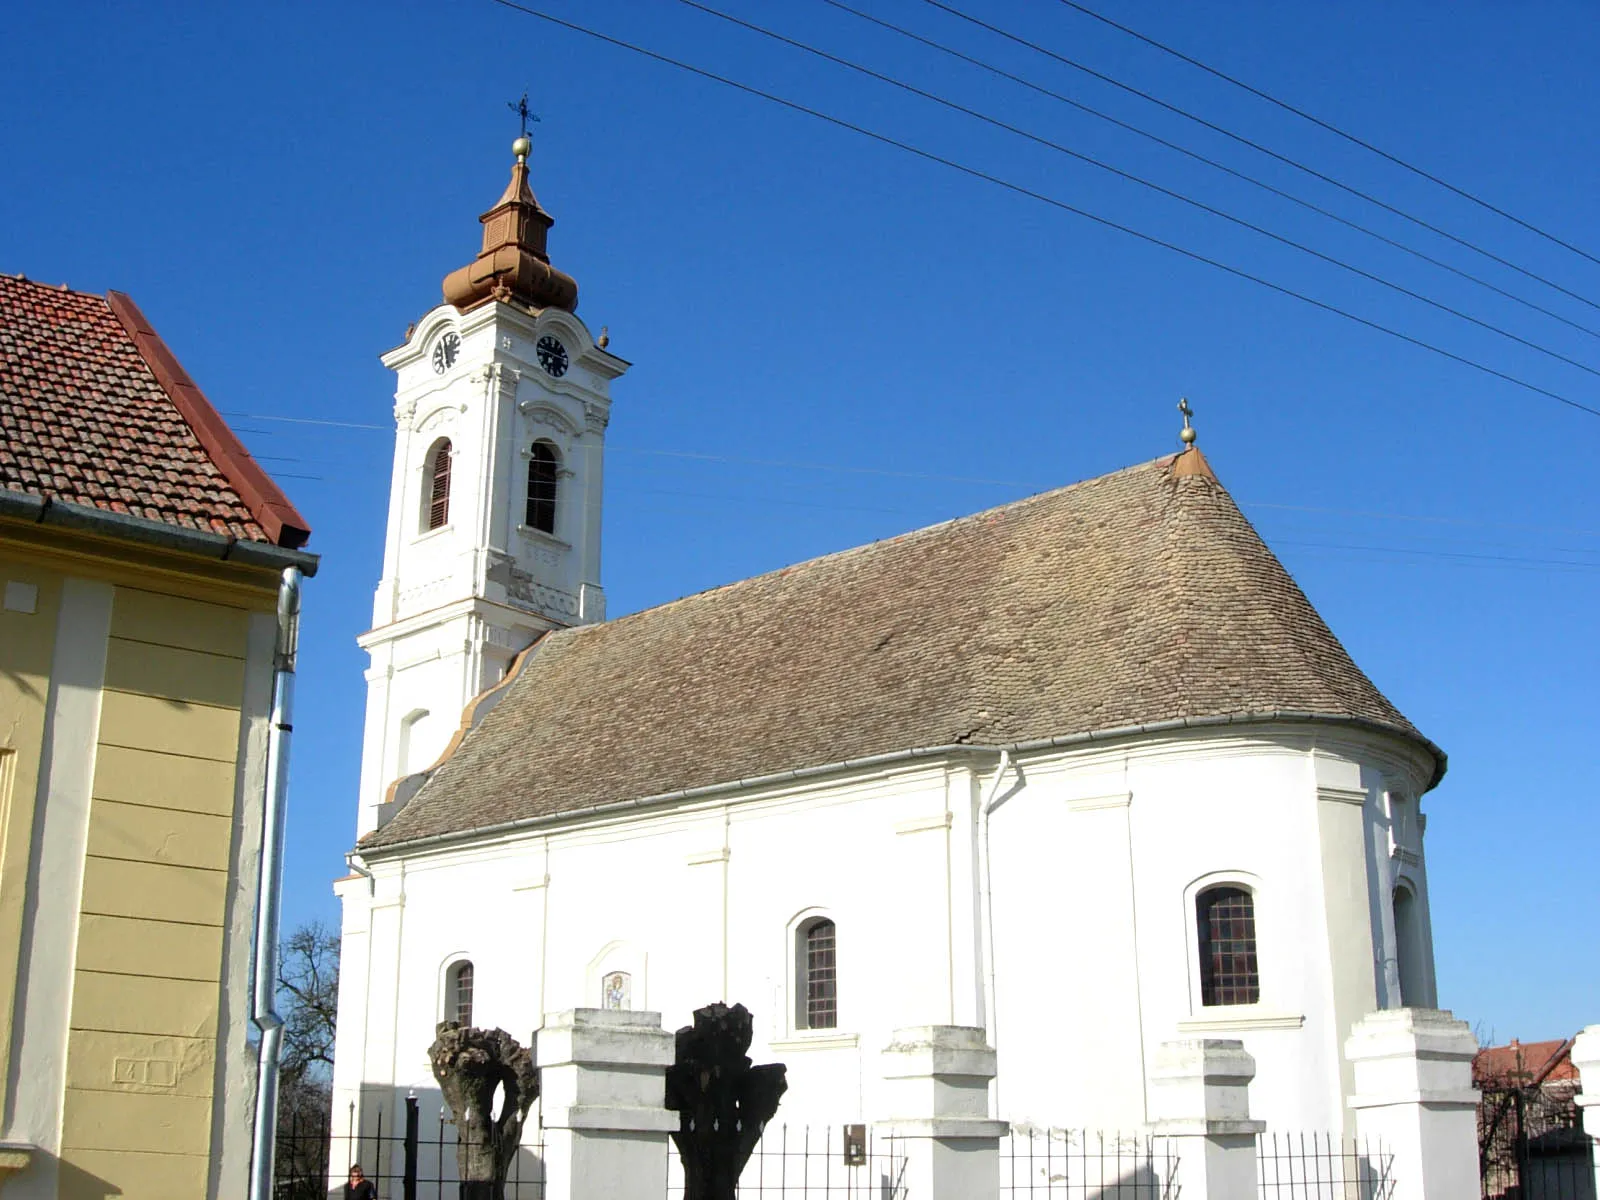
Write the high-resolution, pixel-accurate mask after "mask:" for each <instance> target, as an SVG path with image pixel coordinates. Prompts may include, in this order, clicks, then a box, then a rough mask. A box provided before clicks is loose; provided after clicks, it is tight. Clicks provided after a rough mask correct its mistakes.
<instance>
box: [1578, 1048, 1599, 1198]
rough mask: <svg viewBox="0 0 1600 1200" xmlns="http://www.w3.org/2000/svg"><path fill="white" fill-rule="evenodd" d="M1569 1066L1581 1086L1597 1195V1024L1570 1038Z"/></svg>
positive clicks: (1582, 1109)
mask: <svg viewBox="0 0 1600 1200" xmlns="http://www.w3.org/2000/svg"><path fill="white" fill-rule="evenodd" d="M1571 1053H1572V1065H1573V1066H1574V1067H1575V1068H1577V1071H1578V1083H1579V1085H1580V1086H1581V1087H1582V1088H1583V1091H1582V1092H1580V1093H1579V1094H1578V1096H1577V1102H1578V1108H1579V1110H1580V1111H1581V1112H1582V1113H1583V1131H1584V1133H1586V1134H1588V1135H1589V1142H1590V1145H1589V1158H1590V1163H1591V1165H1592V1166H1593V1167H1594V1194H1595V1195H1596V1196H1600V1025H1590V1026H1589V1027H1588V1028H1586V1029H1585V1030H1584V1031H1583V1032H1582V1033H1580V1034H1579V1035H1578V1036H1577V1037H1576V1038H1574V1039H1573V1041H1572V1051H1571Z"/></svg>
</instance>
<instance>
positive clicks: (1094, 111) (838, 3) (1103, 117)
mask: <svg viewBox="0 0 1600 1200" xmlns="http://www.w3.org/2000/svg"><path fill="white" fill-rule="evenodd" d="M822 3H824V4H826V5H829V6H830V7H832V8H836V9H838V10H840V11H841V12H846V13H849V14H850V15H851V16H854V17H859V18H860V19H861V20H863V21H868V22H870V23H871V24H873V25H877V26H880V27H882V28H884V29H888V30H891V31H893V32H894V33H897V34H899V35H900V36H902V37H905V38H909V39H910V40H911V41H914V42H918V43H920V44H922V45H924V46H927V47H929V48H930V49H933V50H937V51H939V52H940V53H942V54H948V55H949V56H951V57H952V58H956V59H959V60H960V61H962V62H964V63H968V64H970V65H971V66H974V67H977V68H979V69H980V70H984V71H988V72H989V73H990V74H992V75H994V76H996V77H998V78H1000V79H1006V80H1009V81H1011V82H1012V83H1015V84H1019V85H1020V86H1022V87H1025V88H1027V89H1029V90H1030V91H1032V92H1036V93H1037V94H1039V95H1041V96H1046V97H1048V98H1050V99H1051V100H1057V101H1059V102H1060V103H1062V104H1065V105H1068V106H1070V107H1072V108H1074V109H1076V110H1077V111H1079V112H1081V113H1084V114H1086V115H1088V116H1091V117H1094V118H1096V119H1097V120H1100V121H1105V122H1106V123H1108V124H1110V125H1114V126H1116V127H1117V128H1118V129H1122V130H1125V131H1126V132H1128V133H1132V134H1134V135H1136V136H1138V137H1142V138H1145V139H1147V140H1148V141H1151V142H1154V143H1155V144H1156V145H1158V146H1162V147H1165V148H1166V149H1168V150H1171V151H1174V152H1175V153H1177V154H1181V155H1183V156H1184V157H1185V158H1188V159H1191V160H1192V161H1194V162H1198V163H1201V164H1203V165H1205V166H1208V167H1210V168H1212V169H1213V170H1216V171H1220V172H1222V173H1223V174H1224V175H1228V176H1230V177H1232V178H1234V179H1238V180H1241V181H1242V182H1244V183H1248V184H1250V185H1251V186H1252V187H1257V188H1260V189H1261V190H1262V191H1264V192H1267V193H1269V194H1271V195H1273V196H1277V197H1278V198H1280V199H1282V200H1287V201H1289V203H1291V204H1296V205H1298V206H1300V207H1301V208H1304V209H1307V210H1309V211H1310V212H1314V213H1316V214H1317V215H1318V216H1320V217H1326V218H1327V219H1328V220H1330V221H1335V222H1337V223H1338V224H1340V225H1343V226H1345V227H1346V228H1347V229H1353V230H1355V231H1356V232H1357V233H1361V234H1365V235H1366V236H1367V237H1370V238H1373V239H1374V240H1376V241H1379V242H1382V243H1383V244H1384V245H1386V246H1390V247H1393V248H1394V249H1396V250H1399V251H1401V252H1402V253H1405V254H1409V255H1411V256H1412V257H1413V258H1417V259H1420V260H1422V261H1423V262H1425V263H1428V264H1429V265H1430V266H1435V267H1438V268H1440V269H1441V270H1444V271H1448V272H1450V273H1451V274H1452V275H1455V276H1457V277H1459V278H1461V279H1465V280H1467V281H1468V282H1470V283H1475V284H1477V285H1478V286H1479V287H1481V288H1485V289H1487V290H1488V291H1491V292H1493V293H1495V295H1497V296H1501V297H1504V298H1505V299H1507V300H1510V301H1512V302H1514V303H1516V304H1520V305H1522V306H1523V307H1524V308H1529V309H1532V310H1533V311H1534V312H1537V313H1541V314H1543V315H1544V316H1547V317H1549V318H1551V319H1552V320H1555V321H1559V322H1561V324H1563V325H1567V326H1570V327H1571V328H1573V329H1576V330H1578V331H1579V332H1580V333H1586V334H1588V335H1589V336H1590V337H1595V338H1600V329H1595V328H1593V327H1591V326H1588V325H1585V324H1583V323H1582V322H1580V321H1574V320H1572V319H1571V318H1570V317H1567V316H1565V315H1563V314H1562V313H1559V312H1556V311H1555V310H1554V309H1552V308H1546V307H1545V306H1544V305H1542V304H1538V303H1536V302H1535V301H1532V300H1529V299H1528V298H1527V297H1525V296H1519V295H1517V293H1515V292H1513V291H1509V290H1507V289H1506V288H1503V287H1501V286H1499V285H1498V284H1496V283H1492V282H1491V281H1489V280H1487V279H1484V278H1483V277H1482V276H1480V275H1474V274H1473V273H1472V272H1470V271H1464V270H1462V269H1461V268H1460V267H1458V266H1456V265H1455V264H1454V263H1448V262H1445V261H1444V260H1443V259H1442V258H1435V257H1434V256H1433V255H1431V254H1428V253H1427V252H1426V251H1423V250H1418V249H1417V248H1416V247H1415V246H1409V245H1407V244H1406V243H1405V242H1402V241H1399V240H1398V239H1396V238H1392V237H1389V236H1388V235H1386V234H1383V233H1379V232H1378V231H1377V230H1376V229H1373V228H1371V227H1370V226H1367V225H1363V224H1361V223H1360V222H1359V221H1352V220H1351V219H1350V218H1349V217H1346V216H1344V215H1342V214H1340V213H1336V212H1334V211H1333V210H1332V209H1328V208H1323V207H1322V206H1321V205H1320V204H1317V203H1315V202H1313V201H1311V200H1307V199H1305V197H1303V196H1297V195H1295V194H1294V193H1293V192H1288V191H1285V190H1284V189H1282V188H1280V187H1277V186H1275V185H1273V184H1270V183H1268V182H1267V181H1266V180H1264V179H1258V178H1256V177H1255V176H1254V175H1250V174H1248V173H1247V172H1244V171H1240V170H1238V169H1236V168H1234V167H1230V166H1228V164H1227V163H1224V162H1219V161H1218V160H1217V159H1214V158H1210V157H1207V156H1206V155H1204V154H1201V153H1199V152H1198V151H1196V150H1192V149H1190V148H1189V147H1188V146H1184V145H1181V144H1179V143H1177V142H1174V141H1170V140H1169V139H1167V138H1164V137H1162V136H1161V135H1160V134H1158V133H1153V132H1151V131H1150V130H1148V129H1144V128H1142V127H1141V126H1138V125H1134V124H1133V123H1131V122H1129V121H1124V120H1122V119H1121V118H1120V117H1115V116H1112V115H1111V114H1110V113H1108V112H1103V111H1101V110H1100V109H1098V108H1095V107H1093V106H1092V105H1088V104H1085V103H1083V102H1082V101H1081V100H1078V99H1075V98H1074V97H1072V96H1068V95H1065V94H1064V93H1062V92H1057V91H1053V90H1052V89H1050V88H1047V87H1045V86H1043V85H1042V84H1039V83H1035V82H1034V81H1033V80H1031V79H1027V78H1024V77H1023V76H1021V75H1016V74H1013V73H1012V72H1010V71H1007V70H1005V69H1004V68H1003V67H997V66H995V65H994V64H993V63H991V62H985V61H984V60H983V59H981V58H975V57H973V56H972V55H970V54H967V53H964V52H963V51H961V50H957V49H956V48H955V47H954V46H947V45H945V44H944V43H943V42H939V41H936V40H934V39H933V38H929V37H924V36H923V35H922V34H920V33H917V32H916V31H915V30H912V29H907V28H906V27H905V26H903V25H896V24H895V23H894V22H893V21H886V20H884V19H883V18H882V17H877V16H874V15H873V14H872V13H869V12H864V11H863V10H861V9H859V8H855V7H854V6H852V5H849V4H846V3H844V0H822Z"/></svg>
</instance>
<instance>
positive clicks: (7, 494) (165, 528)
mask: <svg viewBox="0 0 1600 1200" xmlns="http://www.w3.org/2000/svg"><path fill="white" fill-rule="evenodd" d="M0 517H10V518H12V519H14V520H19V521H26V522H27V523H29V524H32V525H54V526H57V527H59V528H62V529H73V530H77V531H79V532H81V533H88V534H97V535H99V536H101V537H110V538H116V539H119V540H121V541H128V542H139V543H141V544H143V545H146V546H154V547H159V548H160V549H163V550H175V551H178V552H179V553H182V554H192V555H195V556H197V557H200V558H207V559H215V560H218V561H224V562H233V563H240V564H242V565H244V566H251V567H270V568H272V569H274V570H281V569H283V568H284V567H298V568H300V572H301V574H303V575H305V576H306V577H308V578H309V577H310V576H312V575H315V574H316V573H317V563H318V561H319V560H318V558H317V556H316V555H315V554H311V553H309V552H308V551H305V550H300V549H296V548H295V547H292V546H280V545H276V544H274V543H272V542H254V541H247V540H243V539H240V538H236V537H230V536H227V535H225V534H220V533H211V532H209V531H207V530H203V529H190V528H188V527H186V526H183V525H173V524H170V523H168V522H166V521H152V520H150V519H149V518H147V517H135V516H130V515H129V514H127V513H116V512H108V511H107V510H105V509H103V508H94V507H92V506H90V505H87V504H74V503H72V502H70V501H67V500H57V499H55V498H54V497H52V496H36V495H34V494H32V493H31V492H13V491H10V490H9V489H4V488H0Z"/></svg>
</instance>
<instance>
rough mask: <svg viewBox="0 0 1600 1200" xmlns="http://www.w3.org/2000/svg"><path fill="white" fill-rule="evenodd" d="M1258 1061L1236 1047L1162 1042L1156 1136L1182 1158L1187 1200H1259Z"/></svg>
mask: <svg viewBox="0 0 1600 1200" xmlns="http://www.w3.org/2000/svg"><path fill="white" fill-rule="evenodd" d="M1255 1077H1256V1060H1255V1059H1254V1058H1252V1057H1250V1054H1249V1052H1248V1051H1246V1050H1245V1048H1244V1043H1243V1042H1240V1041H1235V1040H1231V1039H1218V1038H1206V1039H1201V1040H1195V1041H1180V1042H1162V1043H1161V1045H1160V1047H1159V1048H1157V1050H1156V1055H1155V1061H1154V1062H1153V1063H1152V1064H1151V1068H1150V1116H1151V1120H1152V1132H1153V1133H1154V1134H1155V1135H1156V1137H1157V1138H1158V1139H1160V1140H1161V1141H1162V1142H1164V1143H1165V1144H1166V1147H1167V1148H1168V1149H1169V1150H1170V1151H1171V1152H1172V1154H1173V1155H1174V1156H1175V1157H1176V1158H1177V1168H1178V1173H1177V1178H1178V1191H1179V1192H1181V1193H1182V1195H1183V1200H1237V1198H1239V1197H1254V1196H1255V1194H1256V1187H1257V1182H1256V1136H1257V1135H1258V1134H1259V1133H1260V1132H1261V1131H1262V1129H1264V1128H1265V1127H1266V1126H1265V1123H1264V1122H1261V1121H1252V1120H1251V1119H1250V1081H1251V1080H1252V1079H1254V1078H1255Z"/></svg>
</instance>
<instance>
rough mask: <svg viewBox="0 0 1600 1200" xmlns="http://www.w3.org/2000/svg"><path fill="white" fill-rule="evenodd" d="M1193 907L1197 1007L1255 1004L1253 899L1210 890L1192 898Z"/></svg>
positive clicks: (1236, 891) (1237, 891) (1235, 891)
mask: <svg viewBox="0 0 1600 1200" xmlns="http://www.w3.org/2000/svg"><path fill="white" fill-rule="evenodd" d="M1194 907H1195V929H1196V933H1197V936H1198V937H1199V941H1200V1003H1201V1004H1204V1005H1208V1006H1209V1005H1213V1004H1255V1003H1256V1002H1257V1001H1259V1000H1260V999H1261V972H1260V969H1259V967H1258V966H1257V963H1256V906H1255V898H1254V897H1253V896H1251V894H1250V893H1249V891H1248V890H1246V889H1245V888H1242V887H1237V886H1224V887H1211V888H1207V889H1206V890H1205V891H1203V892H1201V893H1200V894H1199V895H1198V896H1196V897H1195V901H1194Z"/></svg>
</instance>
